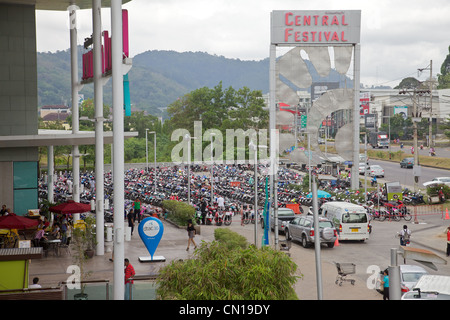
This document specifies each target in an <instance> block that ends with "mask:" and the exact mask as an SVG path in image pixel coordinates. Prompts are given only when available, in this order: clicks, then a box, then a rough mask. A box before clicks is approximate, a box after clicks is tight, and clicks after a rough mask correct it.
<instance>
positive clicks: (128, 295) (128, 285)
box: [124, 258, 136, 300]
mask: <svg viewBox="0 0 450 320" xmlns="http://www.w3.org/2000/svg"><path fill="white" fill-rule="evenodd" d="M124 261H125V262H124V264H125V300H133V283H134V281H133V277H134V275H135V274H136V273H135V272H134V268H133V266H132V265H131V264H130V260H128V259H127V258H125V260H124Z"/></svg>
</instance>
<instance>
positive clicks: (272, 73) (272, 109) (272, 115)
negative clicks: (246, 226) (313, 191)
mask: <svg viewBox="0 0 450 320" xmlns="http://www.w3.org/2000/svg"><path fill="white" fill-rule="evenodd" d="M276 53H277V47H276V45H274V44H271V45H270V61H269V129H270V130H269V131H270V177H269V184H270V188H269V190H270V203H271V206H270V207H269V215H270V213H271V212H270V210H274V211H273V220H274V223H275V226H274V230H278V209H277V203H276V202H277V201H276V194H277V187H276V182H275V181H274V180H276V178H275V177H276V174H277V172H276V168H277V166H278V163H276V161H278V157H277V154H276V152H277V151H276V150H277V149H278V146H275V143H276V136H275V134H276V133H275V131H276V130H275V129H276V125H275V123H276V100H275V88H276V70H275V69H276V55H277V54H276ZM272 207H273V208H272ZM277 245H278V232H275V249H277Z"/></svg>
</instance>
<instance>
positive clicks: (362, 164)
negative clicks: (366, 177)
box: [359, 162, 369, 174]
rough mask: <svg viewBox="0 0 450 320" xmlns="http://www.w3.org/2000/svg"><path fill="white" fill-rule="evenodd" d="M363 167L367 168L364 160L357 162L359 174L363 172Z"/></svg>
mask: <svg viewBox="0 0 450 320" xmlns="http://www.w3.org/2000/svg"><path fill="white" fill-rule="evenodd" d="M364 169H366V170H368V169H369V166H368V165H367V164H365V163H364V162H362V163H361V162H360V163H359V174H364Z"/></svg>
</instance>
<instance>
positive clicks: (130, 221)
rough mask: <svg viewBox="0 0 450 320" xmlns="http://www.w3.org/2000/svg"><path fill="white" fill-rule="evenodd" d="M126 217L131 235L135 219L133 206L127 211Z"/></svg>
mask: <svg viewBox="0 0 450 320" xmlns="http://www.w3.org/2000/svg"><path fill="white" fill-rule="evenodd" d="M127 219H128V226H129V227H130V228H131V235H133V231H134V221H135V220H136V218H135V216H134V209H133V208H131V209H130V212H128V215H127Z"/></svg>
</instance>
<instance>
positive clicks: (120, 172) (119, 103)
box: [111, 0, 125, 300]
mask: <svg viewBox="0 0 450 320" xmlns="http://www.w3.org/2000/svg"><path fill="white" fill-rule="evenodd" d="M111 33H112V35H111V36H112V39H111V46H112V48H111V52H112V94H113V130H114V131H113V143H114V152H113V158H114V166H113V168H114V169H113V170H114V300H123V299H124V289H125V283H124V276H125V274H124V264H123V263H124V258H125V252H124V225H125V224H124V214H123V212H124V192H125V190H124V189H125V188H124V166H125V163H124V162H125V161H124V137H123V132H124V124H123V121H124V115H123V72H122V51H123V50H122V46H123V45H122V0H111Z"/></svg>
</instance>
